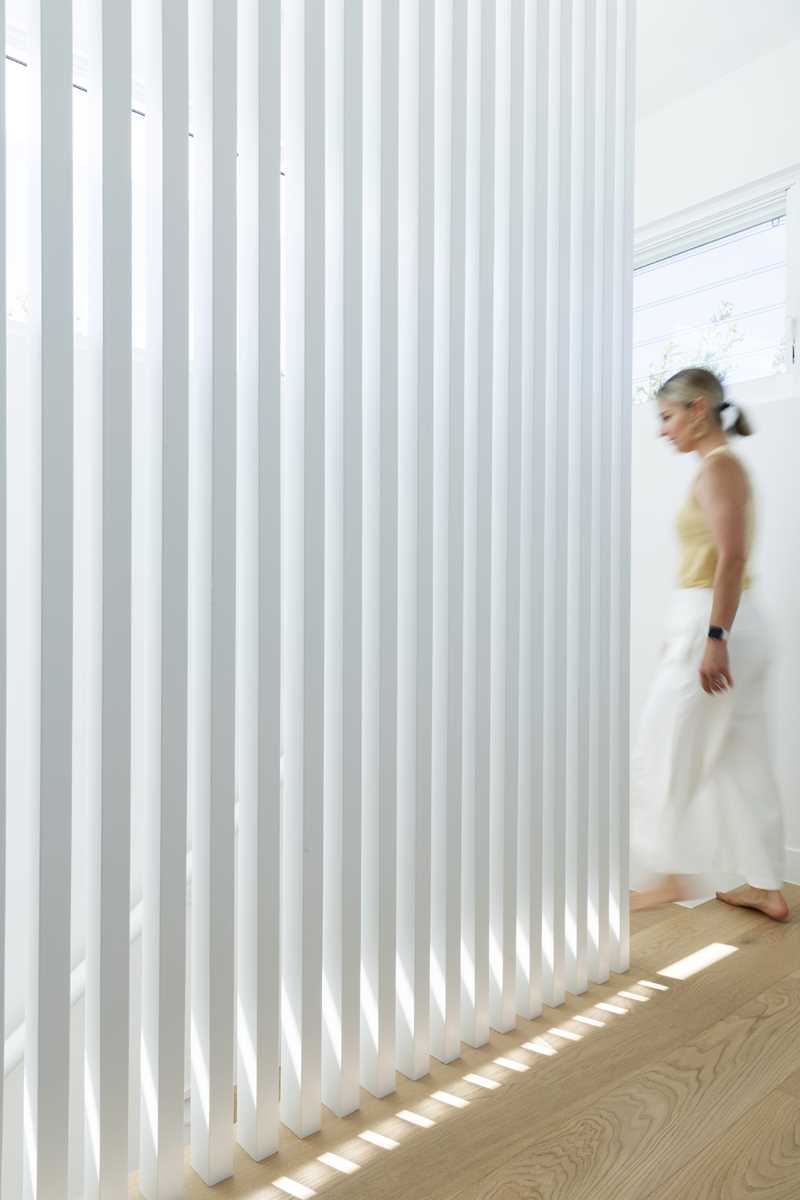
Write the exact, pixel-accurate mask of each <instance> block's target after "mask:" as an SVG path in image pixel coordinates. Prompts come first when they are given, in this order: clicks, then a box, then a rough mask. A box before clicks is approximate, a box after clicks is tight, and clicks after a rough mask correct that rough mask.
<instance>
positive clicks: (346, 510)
mask: <svg viewBox="0 0 800 1200" xmlns="http://www.w3.org/2000/svg"><path fill="white" fill-rule="evenodd" d="M326 47H327V55H326V74H325V86H326V104H325V112H326V121H327V127H326V139H327V140H326V174H327V191H326V209H327V216H326V226H325V235H326V244H325V252H326V292H325V295H326V327H325V335H326V341H325V348H326V361H325V372H326V374H325V380H326V397H325V414H326V465H325V473H326V479H325V489H326V514H325V515H326V532H325V546H326V561H325V566H326V582H325V602H326V607H325V614H326V620H325V689H326V694H325V802H324V803H325V811H324V827H325V847H324V855H325V857H324V867H323V872H324V890H325V904H324V918H323V920H324V924H323V979H322V1005H323V1012H322V1043H323V1044H322V1099H323V1101H324V1103H325V1104H326V1105H327V1107H328V1108H330V1109H331V1110H332V1111H333V1112H334V1113H336V1114H337V1115H338V1116H346V1115H347V1114H348V1113H351V1112H353V1111H354V1110H355V1109H357V1108H358V1105H359V1090H360V1052H359V1046H360V1038H361V1026H360V990H361V974H360V953H361V936H360V928H361V653H362V649H361V608H362V595H361V530H362V488H361V480H362V471H363V465H362V367H361V308H362V297H361V255H362V225H361V211H362V194H361V163H362V139H363V131H362V125H363V109H362V94H363V84H362V72H363V14H362V4H361V0H355V3H352V4H351V3H344V2H337V3H333V4H328V5H327V6H326Z"/></svg>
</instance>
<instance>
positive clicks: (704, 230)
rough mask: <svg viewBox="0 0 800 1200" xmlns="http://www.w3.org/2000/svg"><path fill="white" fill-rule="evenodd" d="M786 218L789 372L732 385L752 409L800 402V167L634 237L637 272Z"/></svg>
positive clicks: (656, 224)
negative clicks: (764, 404) (799, 340)
mask: <svg viewBox="0 0 800 1200" xmlns="http://www.w3.org/2000/svg"><path fill="white" fill-rule="evenodd" d="M781 217H783V218H785V219H786V370H785V372H781V373H780V374H774V375H765V376H763V377H762V378H760V379H748V380H746V381H745V382H742V383H732V384H731V385H730V389H729V391H730V395H731V398H732V399H734V400H738V401H739V402H741V403H742V404H747V405H748V406H751V405H754V404H763V403H766V402H768V401H771V400H788V399H800V343H799V342H798V338H799V337H800V163H798V164H797V165H796V166H793V167H790V168H789V169H788V170H785V171H781V172H778V173H777V174H775V175H769V176H767V177H766V178H763V179H760V180H757V181H756V182H754V183H751V184H747V185H746V186H744V187H741V188H737V189H736V190H735V191H732V192H726V193H725V194H724V195H721V196H716V197H714V198H713V199H711V200H707V201H704V202H703V203H702V204H697V205H694V206H692V207H691V208H686V209H682V210H681V211H679V212H676V213H671V214H670V215H669V216H668V217H662V218H661V219H659V220H657V221H651V222H650V223H649V224H647V225H642V226H640V227H639V228H638V229H637V230H636V232H635V236H634V270H639V269H640V268H641V267H649V266H653V265H654V264H655V263H658V262H663V261H664V260H665V259H668V258H671V257H673V256H674V255H676V254H682V253H684V252H685V251H688V250H695V249H697V248H699V247H701V246H705V245H707V244H708V243H709V242H714V241H717V240H719V239H720V238H724V237H727V236H729V235H731V234H735V233H742V232H743V231H744V230H746V229H752V228H753V226H755V225H761V224H765V223H766V222H767V221H773V220H777V219H778V218H781Z"/></svg>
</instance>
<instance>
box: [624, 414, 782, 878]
mask: <svg viewBox="0 0 800 1200" xmlns="http://www.w3.org/2000/svg"><path fill="white" fill-rule="evenodd" d="M799 411H800V402H798V401H797V400H781V401H774V402H772V403H769V404H764V405H761V406H759V407H758V408H756V409H755V410H754V411H753V412H752V413H751V416H752V418H753V421H754V424H755V425H756V428H757V432H756V436H755V437H753V438H750V439H748V440H746V441H738V442H737V444H736V449H737V452H739V453H741V455H742V458H743V459H744V460H745V461H746V462H747V464H748V466H749V467H750V469H751V471H752V475H753V480H754V483H755V488H756V492H757V497H758V521H759V530H758V544H757V547H756V551H755V559H754V572H755V575H756V587H757V589H758V596H759V599H760V600H761V602H762V605H763V607H764V608H765V610H766V611H767V614H768V617H769V620H770V625H771V628H772V631H773V633H774V634H775V635H776V636H775V661H774V666H773V672H772V675H773V678H772V687H771V695H770V721H769V726H770V737H771V745H772V750H773V754H774V761H775V766H776V770H777V774H778V781H779V785H780V788H781V793H782V797H783V802H784V810H785V817H786V835H787V844H788V846H789V847H790V848H791V847H793V848H794V849H790V851H789V853H788V855H787V877H788V878H790V879H792V880H795V881H798V882H800V739H798V737H797V721H798V716H800V700H799V699H798V684H797V680H798V678H800V640H798V637H797V634H796V629H797V619H798V613H799V612H800V471H799V470H798V461H797V451H796V445H797V438H798V415H799ZM656 432H657V431H656V423H655V414H654V410H653V408H652V406H649V405H647V406H637V407H636V408H635V409H634V425H633V523H632V535H631V537H632V542H631V553H632V613H633V620H632V630H631V642H632V644H631V721H632V734H633V735H634V736H635V733H636V726H637V721H638V717H639V714H640V713H641V710H642V705H643V703H644V700H645V696H646V692H647V688H648V685H649V681H650V679H651V677H652V675H653V672H654V671H655V668H656V661H657V657H658V652H659V647H660V644H661V628H662V623H663V618H664V611H665V607H666V605H667V603H668V601H669V593H670V590H671V589H672V587H673V586H674V577H675V567H676V556H675V538H674V527H673V522H674V518H675V513H676V510H677V508H678V506H679V505H680V503H681V501H682V499H683V497H684V494H685V492H686V489H687V488H688V487H689V485H690V482H691V479H692V476H693V474H694V472H695V471H696V469H697V463H696V461H695V460H694V458H693V456H692V457H686V456H678V455H676V454H675V453H674V451H672V450H671V448H670V447H668V446H667V445H666V444H665V443H663V442H660V441H658V439H657V437H656ZM732 667H733V673H734V677H735V674H736V663H735V661H734V662H733V663H732ZM754 801H755V802H757V797H754Z"/></svg>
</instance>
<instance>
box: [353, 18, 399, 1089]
mask: <svg viewBox="0 0 800 1200" xmlns="http://www.w3.org/2000/svg"><path fill="white" fill-rule="evenodd" d="M374 10H375V11H374V12H372V11H370V12H369V21H368V22H365V35H366V36H365V56H366V61H367V62H369V60H370V58H372V60H373V61H372V62H371V63H370V68H369V70H368V71H367V72H366V73H365V96H364V102H365V106H371V105H373V104H376V105H377V109H378V114H377V116H376V117H375V118H374V120H373V121H371V122H370V125H369V127H368V128H367V131H366V136H365V147H364V150H365V169H366V172H367V174H366V176H365V189H366V203H367V204H368V206H369V210H370V211H369V219H368V224H367V225H366V228H365V255H366V254H367V253H369V255H370V256H372V255H374V256H375V260H374V261H372V262H371V263H370V265H369V267H365V270H367V271H368V272H369V274H370V280H369V285H368V286H369V288H370V289H372V288H374V287H375V283H376V279H377V281H378V287H379V295H378V296H377V297H375V295H374V293H373V294H372V295H373V298H374V299H376V300H377V305H376V314H375V317H374V319H373V322H372V327H371V329H370V337H371V346H370V352H369V356H368V360H367V361H368V363H369V366H368V375H367V379H366V380H365V383H366V385H367V388H368V391H367V396H366V405H365V420H367V421H368V422H369V426H368V428H369V433H368V437H367V438H366V439H365V446H364V448H365V463H367V462H368V463H369V464H370V474H371V476H372V478H371V479H370V482H369V489H370V490H369V492H365V504H366V505H367V507H372V505H373V504H374V507H375V515H374V518H373V519H372V520H371V522H370V526H369V533H368V535H367V538H366V540H365V563H364V567H365V584H366V587H365V622H368V629H369V633H368V634H367V636H366V639H365V641H366V644H367V645H368V646H369V659H368V660H366V661H365V691H364V704H365V709H366V707H367V706H374V709H375V715H374V720H373V721H372V722H371V724H370V727H369V736H370V740H371V745H370V747H369V749H368V750H367V753H366V761H367V762H368V763H369V774H367V772H366V771H365V779H364V810H363V813H364V816H363V820H364V824H363V847H362V859H363V885H364V890H363V895H362V903H361V911H362V938H363V944H362V967H361V978H362V988H363V991H362V999H361V1004H362V1032H361V1079H362V1084H363V1086H364V1087H366V1088H367V1090H368V1091H370V1092H372V1093H373V1094H374V1095H377V1096H385V1095H388V1094H389V1093H391V1092H393V1091H394V1087H395V1057H396V1046H395V1029H396V1014H395V991H396V957H395V956H396V944H397V928H396V924H397V911H396V906H397V536H398V524H397V459H398V396H397V373H398V341H397V338H398V131H399V110H398V61H399V60H398V37H399V29H398V22H399V11H398V0H381V3H380V4H376V5H375V6H374ZM367 11H368V10H365V17H366V15H367ZM373 223H374V224H373ZM376 238H377V240H376ZM368 294H369V293H366V294H365V305H367V304H369V303H370V300H369V299H368V298H367V297H368ZM365 432H366V430H365ZM372 451H374V453H373V452H372ZM366 736H367V727H366V726H365V738H366Z"/></svg>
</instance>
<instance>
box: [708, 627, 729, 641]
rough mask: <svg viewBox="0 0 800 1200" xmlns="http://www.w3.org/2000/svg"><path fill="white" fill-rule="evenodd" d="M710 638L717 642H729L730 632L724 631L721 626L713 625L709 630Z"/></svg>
mask: <svg viewBox="0 0 800 1200" xmlns="http://www.w3.org/2000/svg"><path fill="white" fill-rule="evenodd" d="M708 636H709V637H710V638H713V639H714V641H715V642H727V640H728V631H727V629H723V628H722V626H721V625H711V626H710V627H709V630H708Z"/></svg>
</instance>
